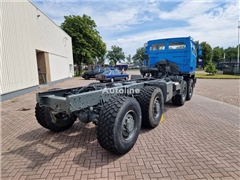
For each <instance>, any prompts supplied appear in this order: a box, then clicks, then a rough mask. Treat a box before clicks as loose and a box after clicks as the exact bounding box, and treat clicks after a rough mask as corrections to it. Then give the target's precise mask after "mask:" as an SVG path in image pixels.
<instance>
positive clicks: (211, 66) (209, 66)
mask: <svg viewBox="0 0 240 180" xmlns="http://www.w3.org/2000/svg"><path fill="white" fill-rule="evenodd" d="M204 71H205V72H207V73H209V74H211V75H214V74H215V73H216V72H217V71H218V70H217V69H216V66H215V65H214V64H213V63H212V62H210V63H209V64H207V65H206V66H205V68H204Z"/></svg>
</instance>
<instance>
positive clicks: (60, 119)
mask: <svg viewBox="0 0 240 180" xmlns="http://www.w3.org/2000/svg"><path fill="white" fill-rule="evenodd" d="M50 111H51V108H49V107H40V106H39V104H38V103H37V105H36V108H35V116H36V119H37V121H38V123H39V124H40V125H41V126H42V127H44V128H47V129H49V130H51V131H55V132H60V131H64V130H66V129H68V128H70V127H71V126H72V125H73V123H74V122H75V121H76V119H77V118H76V117H69V116H66V115H64V114H62V113H59V114H57V115H55V116H54V115H51V112H50Z"/></svg>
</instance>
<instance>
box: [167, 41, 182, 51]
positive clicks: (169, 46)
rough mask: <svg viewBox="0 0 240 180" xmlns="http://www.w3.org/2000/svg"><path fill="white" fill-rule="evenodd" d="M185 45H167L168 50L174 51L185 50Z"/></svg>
mask: <svg viewBox="0 0 240 180" xmlns="http://www.w3.org/2000/svg"><path fill="white" fill-rule="evenodd" d="M185 48H186V44H185V43H184V42H170V43H169V44H168V49H169V50H175V49H185Z"/></svg>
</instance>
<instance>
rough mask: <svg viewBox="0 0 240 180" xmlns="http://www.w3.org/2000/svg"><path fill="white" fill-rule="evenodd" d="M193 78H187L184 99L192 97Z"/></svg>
mask: <svg viewBox="0 0 240 180" xmlns="http://www.w3.org/2000/svg"><path fill="white" fill-rule="evenodd" d="M193 85H194V84H193V79H191V78H189V79H188V80H187V97H186V100H187V101H188V100H190V99H191V98H192V95H193Z"/></svg>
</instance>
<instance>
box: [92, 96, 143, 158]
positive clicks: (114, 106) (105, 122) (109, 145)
mask: <svg viewBox="0 0 240 180" xmlns="http://www.w3.org/2000/svg"><path fill="white" fill-rule="evenodd" d="M141 122H142V119H141V108H140V106H139V103H138V102H137V101H136V99H134V98H130V97H125V96H117V97H113V98H111V99H110V100H109V101H108V102H107V103H106V104H104V107H103V108H102V110H101V111H100V117H99V121H98V123H97V139H98V142H99V144H100V145H101V146H102V147H103V148H104V149H106V150H108V151H110V152H113V153H117V154H125V153H127V152H128V151H130V150H131V148H132V147H133V146H134V144H135V142H136V141H137V138H138V135H139V132H140V129H141Z"/></svg>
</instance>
